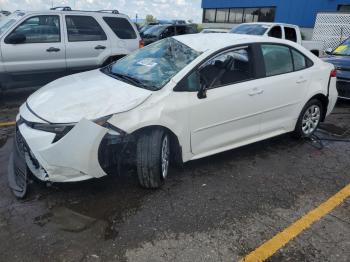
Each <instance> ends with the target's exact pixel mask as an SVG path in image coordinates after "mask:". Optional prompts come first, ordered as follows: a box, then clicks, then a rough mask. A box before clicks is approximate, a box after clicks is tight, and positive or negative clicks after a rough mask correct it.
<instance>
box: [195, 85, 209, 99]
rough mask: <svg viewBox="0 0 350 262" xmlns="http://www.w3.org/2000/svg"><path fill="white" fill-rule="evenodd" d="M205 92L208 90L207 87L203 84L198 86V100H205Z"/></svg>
mask: <svg viewBox="0 0 350 262" xmlns="http://www.w3.org/2000/svg"><path fill="white" fill-rule="evenodd" d="M207 90H208V86H207V85H206V84H204V83H201V85H200V89H199V91H198V93H197V97H198V98H199V99H204V98H207Z"/></svg>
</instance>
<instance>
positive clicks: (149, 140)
mask: <svg viewBox="0 0 350 262" xmlns="http://www.w3.org/2000/svg"><path fill="white" fill-rule="evenodd" d="M169 160H170V137H169V135H168V134H167V133H166V132H165V131H164V130H162V129H154V130H148V131H146V132H145V133H142V134H141V135H140V136H139V139H138V141H137V174H138V178H139V183H140V185H141V186H142V187H145V188H159V187H160V186H162V184H163V183H164V180H165V179H166V177H167V175H168V172H169Z"/></svg>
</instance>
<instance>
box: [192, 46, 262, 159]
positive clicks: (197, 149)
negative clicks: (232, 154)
mask: <svg viewBox="0 0 350 262" xmlns="http://www.w3.org/2000/svg"><path fill="white" fill-rule="evenodd" d="M253 58H254V55H253V49H252V47H251V46H241V47H237V48H234V49H231V50H228V51H224V52H222V53H220V54H218V55H216V56H215V57H214V58H212V59H210V60H209V61H208V62H206V63H205V64H204V65H203V66H201V68H200V70H199V72H198V73H196V72H195V73H192V75H191V76H190V77H189V83H190V84H189V85H190V86H192V88H191V89H192V90H193V89H195V87H193V85H194V86H199V81H201V82H202V85H203V83H204V84H205V85H206V86H207V88H208V90H207V92H206V97H202V99H200V98H198V97H197V95H196V94H193V96H191V98H190V102H189V107H190V110H189V114H190V121H189V122H190V124H189V125H190V132H191V150H192V153H193V154H195V155H201V156H203V155H209V154H211V153H215V152H219V151H223V150H226V149H229V148H232V147H234V146H238V145H243V144H245V143H246V142H247V141H249V140H252V139H254V138H255V137H256V136H258V134H259V127H260V118H261V116H260V115H259V114H258V107H257V106H256V105H257V103H256V96H255V94H256V93H258V92H259V90H260V89H259V80H257V79H256V74H255V71H256V70H255V64H254V61H253ZM194 74H198V75H199V76H198V77H197V78H196V76H195V75H194ZM196 79H197V80H196ZM198 79H201V80H198ZM194 83H197V84H194Z"/></svg>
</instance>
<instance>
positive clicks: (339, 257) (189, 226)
mask: <svg viewBox="0 0 350 262" xmlns="http://www.w3.org/2000/svg"><path fill="white" fill-rule="evenodd" d="M24 98H25V96H13V97H12V98H11V99H7V100H6V103H5V102H4V101H2V104H1V106H0V107H1V109H0V121H8V120H13V119H14V117H15V115H16V111H17V106H18V105H19V104H20V102H21V100H23V99H24ZM330 134H332V138H337V139H350V103H340V104H338V105H337V108H336V110H335V111H334V113H333V114H332V115H331V116H330V117H329V118H328V119H327V121H326V123H325V124H324V125H323V126H322V130H320V132H318V136H319V137H320V138H329V137H330ZM12 142H13V127H8V128H0V167H1V169H0V192H1V193H0V261H48V260H49V261H237V260H239V259H240V258H242V257H243V256H244V255H246V254H247V253H249V252H250V251H252V250H254V249H255V248H256V247H258V246H259V245H261V244H262V243H263V242H264V241H266V240H268V239H270V238H271V237H273V236H274V235H275V234H277V233H278V232H280V231H281V230H283V229H284V228H286V227H287V226H289V225H290V224H291V223H293V222H294V221H295V220H297V219H299V218H300V217H302V216H303V215H305V214H306V213H307V212H308V211H310V210H312V209H313V208H315V207H317V206H318V205H319V204H320V203H322V202H324V201H325V200H327V199H328V198H329V197H330V196H332V195H334V194H335V193H336V192H338V191H339V190H340V189H342V188H343V187H344V186H346V185H348V184H349V183H350V158H349V155H350V143H349V142H339V141H337V142H336V141H328V140H322V141H318V142H317V141H316V142H311V141H300V140H295V139H293V138H291V137H290V135H283V136H279V137H277V138H274V139H270V140H266V141H263V142H259V143H255V144H253V145H249V146H246V147H243V148H240V149H236V150H232V151H229V152H226V153H222V154H219V155H216V156H212V157H208V158H205V159H202V160H198V161H193V162H190V163H188V164H186V165H185V167H184V169H183V170H173V171H172V173H171V175H170V177H169V179H168V181H167V183H166V184H165V186H164V187H163V188H162V189H160V190H155V191H152V190H144V189H141V188H140V187H139V186H138V184H137V178H136V173H135V170H133V169H126V168H124V169H123V172H122V175H121V176H119V177H109V178H105V179H101V180H95V181H89V182H84V183H76V184H69V185H56V184H55V185H52V186H50V187H46V185H43V184H37V183H33V184H32V185H31V192H30V195H29V197H28V198H27V199H26V200H23V201H18V200H16V199H15V198H14V197H13V195H12V194H11V192H10V191H9V189H8V187H7V177H6V175H7V174H6V169H7V163H8V158H9V153H10V152H11V150H12ZM321 145H322V149H320V148H321ZM58 157H59V156H58ZM349 260H350V200H349V199H347V200H346V201H345V202H344V203H343V204H342V205H341V206H339V207H337V208H336V209H334V210H333V211H332V212H331V213H330V214H328V215H326V216H325V217H323V218H322V219H321V220H320V221H318V222H316V223H315V224H313V225H312V227H311V228H310V229H307V230H305V231H304V232H303V233H302V234H301V235H299V236H298V237H297V238H295V239H294V240H292V241H291V242H289V243H288V244H287V245H286V246H285V247H284V248H283V249H281V250H280V251H278V252H277V253H276V254H275V255H273V256H272V257H271V258H270V259H269V261H337V262H339V261H349Z"/></svg>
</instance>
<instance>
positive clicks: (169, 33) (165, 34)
mask: <svg viewBox="0 0 350 262" xmlns="http://www.w3.org/2000/svg"><path fill="white" fill-rule="evenodd" d="M175 34H176V31H175V26H168V27H167V28H165V29H164V31H163V33H162V34H161V39H164V38H167V37H172V36H175Z"/></svg>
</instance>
